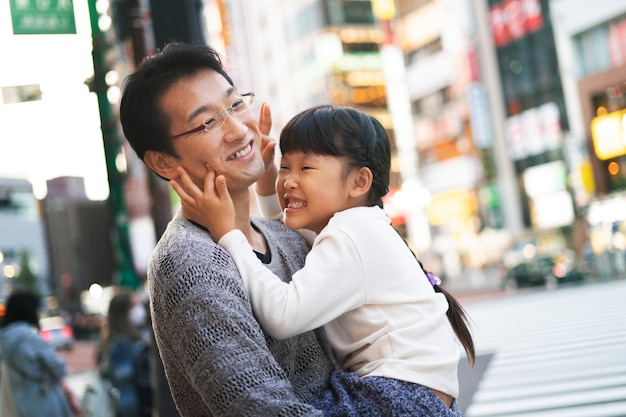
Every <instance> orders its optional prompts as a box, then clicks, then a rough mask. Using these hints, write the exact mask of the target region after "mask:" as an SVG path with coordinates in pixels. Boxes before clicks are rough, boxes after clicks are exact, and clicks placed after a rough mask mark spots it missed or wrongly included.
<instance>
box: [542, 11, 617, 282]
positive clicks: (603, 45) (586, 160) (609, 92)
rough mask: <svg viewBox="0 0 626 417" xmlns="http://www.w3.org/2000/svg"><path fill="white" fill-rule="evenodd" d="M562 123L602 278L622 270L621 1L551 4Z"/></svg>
mask: <svg viewBox="0 0 626 417" xmlns="http://www.w3.org/2000/svg"><path fill="white" fill-rule="evenodd" d="M550 7H551V15H552V20H553V25H554V35H555V39H556V45H557V53H558V59H559V68H560V72H561V78H562V79H563V85H564V93H565V98H566V103H567V112H568V116H569V121H570V128H571V129H570V132H568V133H569V138H568V147H567V155H568V162H569V179H570V182H571V184H572V186H573V191H574V197H575V202H576V207H577V213H578V214H579V215H580V218H579V222H580V223H581V225H582V226H581V229H584V234H583V233H580V234H583V236H582V237H578V238H577V239H575V240H574V242H573V244H574V246H575V247H574V249H576V250H577V251H578V252H579V254H580V255H581V256H582V257H584V258H586V259H588V261H589V263H590V265H589V266H590V269H591V270H592V271H594V272H595V273H597V274H598V275H600V276H603V277H615V276H618V275H624V274H625V273H626V264H625V260H626V259H625V250H626V194H625V192H626V2H619V1H617V2H616V1H612V0H596V1H593V2H588V1H584V0H568V1H564V0H551V2H550Z"/></svg>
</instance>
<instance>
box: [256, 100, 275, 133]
mask: <svg viewBox="0 0 626 417" xmlns="http://www.w3.org/2000/svg"><path fill="white" fill-rule="evenodd" d="M259 130H260V131H261V134H262V135H269V134H270V131H271V130H272V111H271V109H270V105H269V104H267V103H266V102H265V101H264V102H263V103H261V109H260V111H259Z"/></svg>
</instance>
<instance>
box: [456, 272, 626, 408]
mask: <svg viewBox="0 0 626 417" xmlns="http://www.w3.org/2000/svg"><path fill="white" fill-rule="evenodd" d="M625 295H626V281H625V280H617V281H607V282H592V283H587V284H581V285H576V286H572V287H558V288H554V289H552V290H549V289H545V288H541V289H532V290H524V291H518V292H515V293H511V294H509V295H505V296H502V297H499V298H497V299H483V300H477V301H471V300H470V301H468V302H465V303H464V304H465V307H466V310H467V312H468V314H469V315H470V317H471V319H472V321H473V323H474V326H473V332H474V338H475V342H476V345H477V353H478V355H479V356H481V357H485V356H489V357H490V360H489V362H488V364H487V365H486V370H485V372H484V374H482V375H481V377H480V378H479V379H480V381H479V382H478V386H477V387H476V386H474V385H473V384H472V385H464V384H467V383H468V381H469V378H468V376H473V375H472V371H469V373H468V374H467V375H463V374H462V375H461V381H460V382H461V391H463V390H464V388H467V389H469V390H473V389H474V388H476V391H475V392H471V394H473V395H472V396H471V400H470V402H469V405H465V408H466V411H465V413H464V415H465V417H488V416H489V417H495V416H497V417H617V416H626V361H625V360H624V358H626V320H625V319H626V304H624V296H625ZM479 365H480V360H479ZM477 368H479V367H477ZM476 372H480V369H476ZM474 377H476V376H475V375H474ZM465 394H468V393H467V392H466V393H465ZM460 402H461V403H462V401H460ZM461 405H464V404H461Z"/></svg>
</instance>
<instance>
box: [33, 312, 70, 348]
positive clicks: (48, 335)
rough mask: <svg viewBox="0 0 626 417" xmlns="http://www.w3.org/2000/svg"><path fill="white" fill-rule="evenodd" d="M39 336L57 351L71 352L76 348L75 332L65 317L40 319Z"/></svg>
mask: <svg viewBox="0 0 626 417" xmlns="http://www.w3.org/2000/svg"><path fill="white" fill-rule="evenodd" d="M39 328H40V329H39V335H40V336H41V338H42V339H43V340H45V341H46V342H48V343H50V344H51V345H52V346H54V347H55V348H56V349H65V350H71V349H72V348H73V347H74V332H73V331H72V328H71V327H70V326H68V325H67V324H66V323H65V320H63V317H59V316H55V317H43V318H41V319H39Z"/></svg>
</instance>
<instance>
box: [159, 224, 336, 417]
mask: <svg viewBox="0 0 626 417" xmlns="http://www.w3.org/2000/svg"><path fill="white" fill-rule="evenodd" d="M252 221H253V224H254V225H255V227H256V228H257V229H258V230H259V231H260V232H261V233H263V235H264V236H265V239H266V241H267V243H268V247H269V249H270V251H271V256H272V260H271V263H270V264H269V265H268V267H269V268H270V269H271V270H272V271H273V272H274V273H275V274H277V275H278V276H280V277H282V279H284V280H289V279H290V278H291V275H292V274H293V273H294V272H295V271H297V270H298V269H300V268H301V267H302V265H303V264H304V259H305V257H306V254H307V252H308V250H309V247H308V246H307V245H306V243H305V242H304V240H303V239H302V238H301V237H300V236H299V235H298V234H297V233H295V232H293V231H291V230H289V229H287V228H286V227H285V226H284V225H283V224H282V223H280V222H277V221H268V220H261V219H253V220H252ZM148 290H149V294H150V300H151V310H152V320H153V327H154V332H155V337H156V341H157V345H158V348H159V353H160V355H161V358H162V361H163V365H164V368H165V372H166V375H167V379H168V382H169V385H170V389H171V392H172V396H173V398H174V401H175V402H176V405H177V407H178V410H179V412H180V414H181V416H183V417H185V416H193V417H202V416H220V417H229V416H290V417H296V416H321V415H322V414H321V412H319V411H317V410H315V409H314V408H313V407H311V406H310V405H308V404H306V402H307V401H310V400H312V399H313V398H315V397H321V396H322V393H323V391H324V386H325V384H326V383H327V381H328V379H329V375H330V372H331V371H332V369H333V363H332V361H331V359H330V357H331V353H330V349H329V347H328V344H327V343H326V341H325V337H324V335H323V332H321V331H320V330H316V331H314V332H307V333H305V334H302V335H299V336H296V337H293V338H290V339H287V340H281V341H278V340H275V339H273V338H271V337H269V336H266V335H265V334H264V333H263V332H262V330H261V328H260V326H259V324H258V323H257V322H256V320H255V318H254V316H253V313H252V310H251V307H250V301H249V299H248V295H247V293H246V291H245V288H244V286H243V283H242V281H241V278H240V277H239V272H238V270H237V268H236V266H235V264H234V262H233V261H232V259H231V257H230V255H229V254H228V252H226V251H225V250H224V249H223V248H221V247H220V246H218V245H217V244H216V243H215V242H214V241H213V240H212V239H211V237H210V235H209V234H208V232H206V231H205V230H203V229H200V228H199V227H197V226H195V225H193V224H192V223H190V222H188V221H187V220H185V219H184V218H183V217H182V216H181V215H180V213H177V214H176V215H175V217H174V219H173V220H172V221H171V222H170V224H169V225H168V227H167V230H166V231H165V233H164V234H163V236H162V237H161V239H160V241H159V243H158V244H157V246H156V248H155V250H154V252H153V254H152V258H151V261H150V265H149V268H148Z"/></svg>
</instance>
